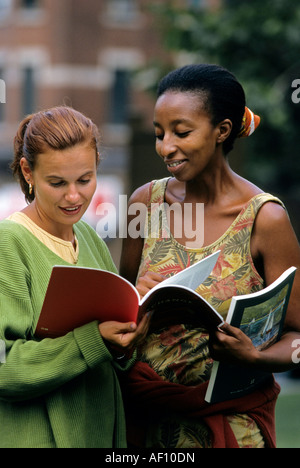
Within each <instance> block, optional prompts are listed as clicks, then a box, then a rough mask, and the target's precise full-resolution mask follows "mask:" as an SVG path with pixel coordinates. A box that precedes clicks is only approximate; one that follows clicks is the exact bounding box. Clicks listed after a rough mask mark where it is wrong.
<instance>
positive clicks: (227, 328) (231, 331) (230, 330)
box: [219, 322, 239, 337]
mask: <svg viewBox="0 0 300 468" xmlns="http://www.w3.org/2000/svg"><path fill="white" fill-rule="evenodd" d="M219 330H220V332H223V333H226V334H227V335H229V336H233V337H236V335H237V331H238V330H239V329H237V328H235V327H233V326H232V325H229V323H226V322H224V323H223V325H221V326H220V327H219Z"/></svg>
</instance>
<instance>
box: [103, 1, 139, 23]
mask: <svg viewBox="0 0 300 468" xmlns="http://www.w3.org/2000/svg"><path fill="white" fill-rule="evenodd" d="M106 10H107V16H108V18H109V20H111V21H115V22H124V23H127V22H132V21H134V20H136V18H137V17H138V15H139V8H138V5H137V1H136V0H107V2H106Z"/></svg>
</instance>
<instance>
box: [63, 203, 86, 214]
mask: <svg viewBox="0 0 300 468" xmlns="http://www.w3.org/2000/svg"><path fill="white" fill-rule="evenodd" d="M60 210H61V211H62V212H63V213H64V214H66V215H68V216H74V215H77V214H78V213H79V212H80V210H81V205H76V206H72V207H71V206H70V207H62V206H61V207H60Z"/></svg>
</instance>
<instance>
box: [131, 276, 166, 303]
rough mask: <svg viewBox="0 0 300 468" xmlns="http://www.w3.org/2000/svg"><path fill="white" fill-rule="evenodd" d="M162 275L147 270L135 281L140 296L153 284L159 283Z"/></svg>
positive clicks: (152, 286) (162, 278)
mask: <svg viewBox="0 0 300 468" xmlns="http://www.w3.org/2000/svg"><path fill="white" fill-rule="evenodd" d="M164 279H166V278H165V277H164V276H162V275H160V274H159V273H155V272H154V271H147V272H146V273H145V275H144V276H141V277H140V278H139V280H138V282H137V285H136V289H137V290H138V292H139V294H140V296H141V298H142V297H144V296H145V295H146V294H147V292H149V291H150V290H151V289H152V288H154V286H156V285H157V284H159V283H161V282H162V281H163V280H164Z"/></svg>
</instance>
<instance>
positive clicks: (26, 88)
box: [22, 67, 36, 116]
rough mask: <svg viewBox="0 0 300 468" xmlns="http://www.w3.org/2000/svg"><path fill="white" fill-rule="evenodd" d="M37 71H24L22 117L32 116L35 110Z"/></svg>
mask: <svg viewBox="0 0 300 468" xmlns="http://www.w3.org/2000/svg"><path fill="white" fill-rule="evenodd" d="M34 75H35V71H34V68H32V67H25V68H24V70H23V105H22V115H23V116H24V115H27V114H32V113H33V112H34V109H35V98H36V89H35V76H34Z"/></svg>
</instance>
